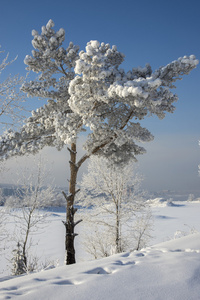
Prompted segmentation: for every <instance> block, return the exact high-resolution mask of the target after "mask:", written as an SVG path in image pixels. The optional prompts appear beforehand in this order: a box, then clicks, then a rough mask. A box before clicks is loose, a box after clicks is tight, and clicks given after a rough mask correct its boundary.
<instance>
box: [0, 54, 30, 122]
mask: <svg viewBox="0 0 200 300" xmlns="http://www.w3.org/2000/svg"><path fill="white" fill-rule="evenodd" d="M2 53H3V51H0V54H2ZM15 60H16V58H15V59H14V60H12V61H8V54H7V56H6V57H5V58H4V59H3V60H2V61H1V63H0V75H1V76H2V73H3V71H5V69H6V68H7V67H8V66H9V65H11V64H12V63H13V62H14V61H15ZM24 80H25V79H24V78H23V77H22V76H21V77H20V76H19V75H15V76H11V75H9V76H8V77H7V78H6V79H5V80H3V81H0V124H3V125H6V126H9V127H10V126H14V127H16V125H17V123H18V122H19V121H20V120H21V119H22V116H21V111H22V110H23V109H24V108H23V105H22V104H23V101H24V100H25V95H24V94H23V93H22V91H20V86H21V85H22V83H23V82H24Z"/></svg>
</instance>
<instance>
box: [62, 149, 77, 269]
mask: <svg viewBox="0 0 200 300" xmlns="http://www.w3.org/2000/svg"><path fill="white" fill-rule="evenodd" d="M68 150H69V152H70V181H69V196H66V195H65V193H63V194H64V196H65V198H66V201H67V208H66V222H65V223H64V225H65V228H66V236H65V251H66V261H65V263H66V265H70V264H74V263H76V259H75V248H74V238H75V236H76V235H77V234H76V233H74V227H75V225H76V224H75V223H74V214H75V212H76V210H77V209H75V208H74V200H75V194H76V192H77V191H76V179H77V173H78V167H77V166H76V144H75V143H73V144H71V149H68Z"/></svg>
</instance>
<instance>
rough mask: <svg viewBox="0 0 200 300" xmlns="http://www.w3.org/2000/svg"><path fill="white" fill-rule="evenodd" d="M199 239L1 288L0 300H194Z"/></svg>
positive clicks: (199, 285) (199, 276) (199, 290)
mask: <svg viewBox="0 0 200 300" xmlns="http://www.w3.org/2000/svg"><path fill="white" fill-rule="evenodd" d="M199 255H200V234H193V235H189V236H187V237H183V238H180V239H178V240H174V241H170V242H165V243H163V244H159V245H157V246H154V247H151V248H146V249H142V250H141V251H139V252H132V253H123V254H118V255H114V256H111V257H108V258H104V259H101V260H95V261H90V262H84V263H78V264H76V265H71V266H63V267H58V268H55V269H52V270H48V271H44V272H40V273H35V274H31V275H26V276H23V277H18V278H14V279H10V280H6V281H4V282H1V284H0V287H1V289H0V299H18V298H19V299H28V300H32V299H73V300H88V299H96V300H98V299H99V300H100V299H109V300H112V299H113V300H116V299H120V300H123V299H127V300H128V299H134V300H137V299H138V300H139V299H148V300H155V299H157V300H158V299H159V300H160V299H162V300H169V299H173V300H180V299H181V300H189V299H190V300H197V299H199V295H200V260H199Z"/></svg>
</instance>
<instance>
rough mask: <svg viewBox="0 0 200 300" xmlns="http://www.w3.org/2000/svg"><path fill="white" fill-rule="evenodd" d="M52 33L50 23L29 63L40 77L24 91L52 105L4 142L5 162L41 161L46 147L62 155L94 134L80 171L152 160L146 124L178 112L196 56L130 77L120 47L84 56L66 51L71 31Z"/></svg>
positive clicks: (90, 50)
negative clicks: (181, 84) (182, 84)
mask: <svg viewBox="0 0 200 300" xmlns="http://www.w3.org/2000/svg"><path fill="white" fill-rule="evenodd" d="M53 26H54V23H53V21H52V20H50V21H49V22H48V23H47V25H46V26H43V27H42V32H41V34H39V33H38V32H37V31H35V30H33V32H32V35H33V41H32V44H33V47H34V48H35V50H33V51H32V56H30V55H27V56H26V58H25V64H26V65H27V70H28V71H33V72H36V73H39V76H38V78H37V79H36V80H33V81H30V82H27V83H25V84H23V86H22V90H23V91H24V92H25V93H27V94H28V95H29V96H37V97H39V98H46V99H48V102H47V104H46V105H44V106H43V107H40V108H38V109H37V110H36V111H33V112H32V116H31V117H30V118H28V119H27V120H26V124H25V125H24V126H23V127H22V128H21V130H20V131H19V132H12V131H9V132H6V133H5V134H4V135H3V136H2V137H1V139H0V156H1V158H2V159H7V158H8V157H10V156H14V155H24V154H27V153H36V152H38V151H39V150H40V149H42V148H43V147H44V146H55V147H57V149H59V150H60V149H61V148H62V147H63V146H64V145H65V144H70V143H75V142H76V139H77V136H78V134H79V133H80V132H81V131H82V130H85V129H87V128H89V129H90V131H91V132H90V134H88V136H87V140H86V142H85V145H84V148H85V150H86V152H87V154H86V156H85V157H84V158H83V159H82V160H80V164H82V163H83V161H85V159H87V158H88V157H89V156H90V155H92V154H97V155H99V156H104V157H107V158H109V159H111V160H112V161H114V162H116V163H121V162H127V161H128V160H129V159H132V158H133V159H135V156H136V155H138V154H142V153H144V152H145V149H144V148H143V147H141V146H139V145H137V142H146V141H151V140H152V139H153V136H152V135H151V133H150V132H149V131H148V130H147V129H145V128H142V127H141V125H140V123H139V121H140V120H142V119H144V118H145V117H146V116H148V115H152V114H154V115H157V116H158V117H159V118H161V119H162V118H164V116H165V113H166V112H173V111H174V106H173V102H175V101H176V100H177V96H176V95H174V94H173V93H172V92H171V88H173V87H174V82H175V81H176V80H177V79H181V77H182V75H184V74H188V73H189V72H190V71H191V70H192V69H193V68H195V67H196V65H197V64H198V60H197V59H196V58H195V56H194V55H191V56H188V57H186V56H184V57H182V58H179V59H178V60H176V61H173V62H172V63H170V64H168V65H167V66H165V67H160V68H159V69H158V70H156V71H154V72H153V71H152V69H151V67H150V65H146V67H144V68H141V67H138V68H133V69H132V70H131V71H128V72H126V71H125V70H123V69H121V68H120V64H121V63H122V62H123V60H124V55H123V54H122V53H121V52H119V51H118V50H117V47H116V46H112V47H111V46H110V45H109V44H104V43H101V44H100V43H99V42H98V41H90V42H89V43H87V46H86V50H85V51H80V53H79V54H78V47H77V46H75V45H73V43H71V42H70V44H69V46H68V47H67V48H64V47H63V46H62V44H63V42H64V39H65V31H64V29H60V30H58V31H57V32H56V31H54V29H53ZM75 73H76V75H75ZM80 164H79V166H80Z"/></svg>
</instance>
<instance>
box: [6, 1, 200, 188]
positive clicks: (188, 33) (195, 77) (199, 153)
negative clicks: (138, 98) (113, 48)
mask: <svg viewBox="0 0 200 300" xmlns="http://www.w3.org/2000/svg"><path fill="white" fill-rule="evenodd" d="M199 11H200V2H199V1H198V0H191V1H184V0H182V1H181V0H180V1H179V0H173V1H172V0H168V1H162V0H156V1H153V0H152V1H149V0H143V1H134V0H130V1H126V0H125V1H118V0H115V1H113V0H111V1H108V0H107V1H105V0H103V1H99V2H98V1H91V0H90V1H89V0H86V1H83V0H82V1H79V0H77V1H66V0H65V1H64V0H57V1H52V0H48V1H47V0H41V1H38V0H35V1H24V0H18V1H16V0H4V1H1V18H0V44H1V46H2V49H4V50H5V52H9V54H10V56H9V57H10V59H12V58H14V57H15V56H16V55H18V59H17V61H16V62H15V63H14V64H13V65H12V67H10V68H9V70H7V71H8V72H11V73H12V74H16V73H20V74H21V75H25V74H26V71H25V65H24V63H23V60H24V57H25V55H27V54H31V50H32V45H31V40H32V36H31V31H32V29H36V30H38V31H40V29H41V26H42V25H45V24H46V23H47V22H48V20H49V19H53V21H54V22H55V29H59V28H61V27H62V28H64V29H65V31H66V45H67V44H68V43H69V42H70V41H73V42H74V43H75V44H78V45H79V46H80V48H81V49H83V48H84V47H85V45H86V43H87V42H88V41H90V40H99V41H100V42H102V41H103V42H106V43H110V44H114V45H117V47H118V50H119V51H121V52H123V53H124V54H125V56H126V58H125V62H124V64H123V67H124V68H125V69H126V70H128V69H131V68H132V67H137V66H139V65H140V66H144V65H145V64H146V63H150V64H151V66H152V68H153V70H155V69H156V68H158V67H159V66H161V65H166V64H167V63H169V62H171V61H172V60H175V59H177V58H178V57H180V56H184V55H190V54H194V55H196V56H197V58H198V59H200V34H199V28H200V18H199ZM199 84H200V66H198V68H197V69H195V70H193V71H192V73H191V74H190V75H189V76H185V77H184V79H183V80H182V81H180V82H178V84H177V89H176V93H177V94H178V96H179V101H178V102H177V103H176V107H177V109H176V111H175V112H174V113H173V114H171V115H169V114H168V115H167V116H166V118H165V119H164V120H162V121H160V120H158V119H157V118H148V119H147V120H145V121H144V122H143V125H144V126H146V127H147V128H148V129H149V130H150V131H151V132H152V134H153V135H154V136H155V140H154V141H153V142H151V143H149V144H147V145H145V147H146V149H147V154H145V155H144V156H143V157H138V160H139V164H140V168H141V172H142V173H143V175H144V176H145V178H146V179H145V181H144V185H145V187H146V188H147V189H149V190H159V189H175V188H177V189H188V190H192V189H194V190H195V189H196V190H197V189H198V190H200V178H199V177H198V171H197V165H198V164H199V163H200V147H199V146H198V140H199V139H200V121H199V111H200V91H199ZM28 101H30V103H31V105H33V101H31V100H28ZM37 105H38V106H39V105H40V103H39V104H38V102H37V100H35V103H34V106H35V107H37ZM48 153H49V152H48ZM51 157H52V159H54V160H55V161H56V162H55V165H56V164H57V165H59V162H60V161H62V158H63V157H64V154H63V156H62V153H58V154H56V152H55V153H54V155H53V156H51ZM22 162H23V160H22ZM9 164H11V163H8V165H9ZM13 165H14V164H13V163H12V168H14V167H13ZM66 165H67V162H66ZM13 170H14V169H13ZM62 172H63V174H64V172H65V170H64V169H63V170H62V171H61V168H60V169H59V170H57V168H56V167H55V175H56V181H57V182H56V183H57V184H59V183H60V184H61V185H64V184H65V183H64V179H63V178H64V177H65V176H64V175H62V176H60V175H59V174H61V173H62ZM9 178H10V176H9ZM6 180H8V179H7V177H6V178H5V179H4V181H6Z"/></svg>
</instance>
